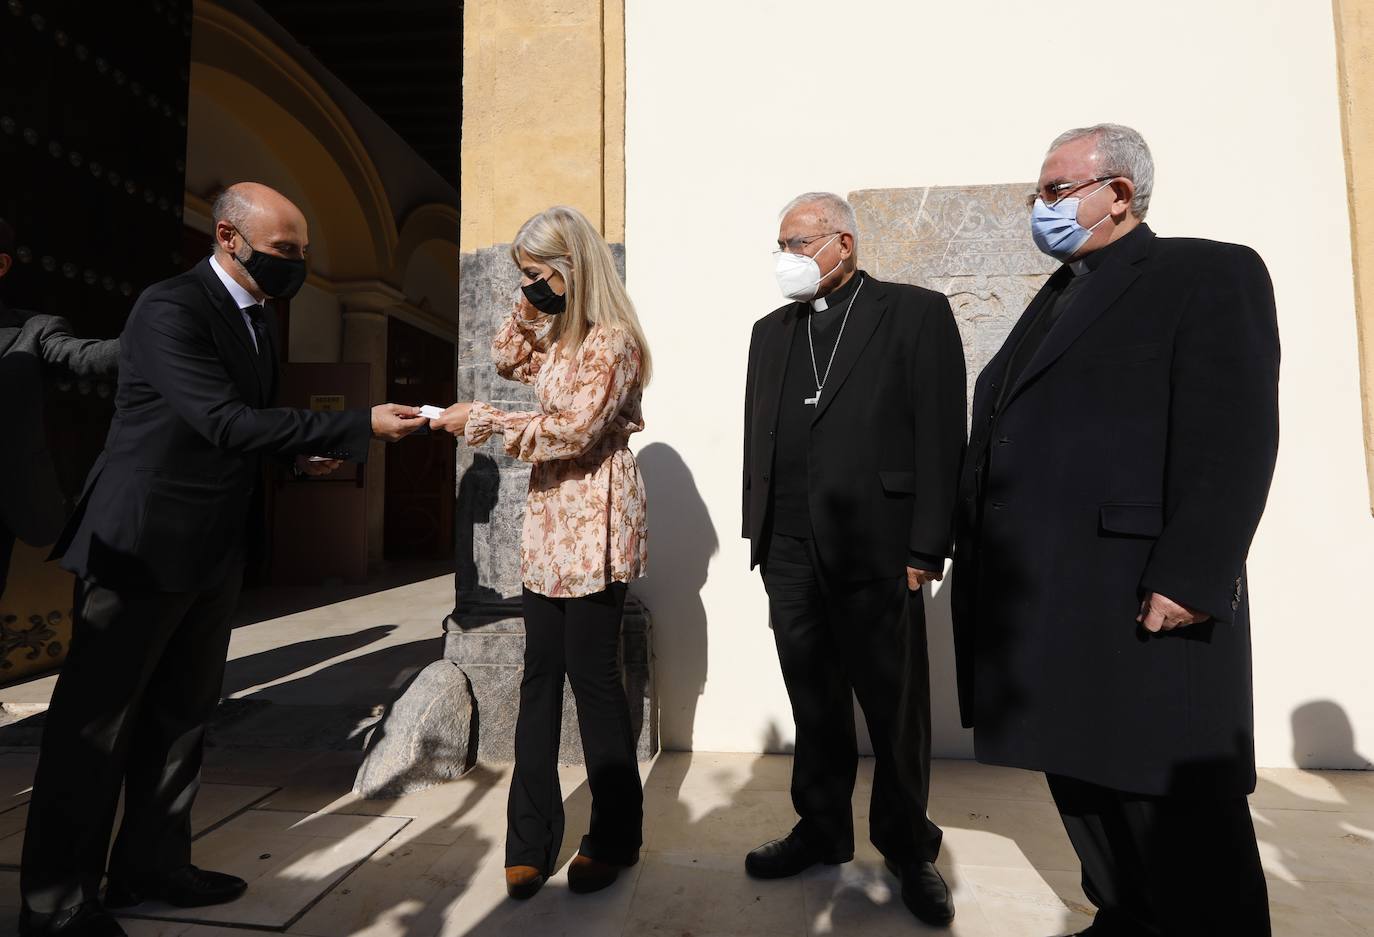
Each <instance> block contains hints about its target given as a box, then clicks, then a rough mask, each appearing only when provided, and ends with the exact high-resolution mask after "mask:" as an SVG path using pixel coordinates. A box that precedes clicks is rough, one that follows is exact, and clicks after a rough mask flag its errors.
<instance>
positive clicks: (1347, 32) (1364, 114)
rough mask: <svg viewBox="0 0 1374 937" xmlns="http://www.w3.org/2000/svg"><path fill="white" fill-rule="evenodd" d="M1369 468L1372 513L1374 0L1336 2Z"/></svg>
mask: <svg viewBox="0 0 1374 937" xmlns="http://www.w3.org/2000/svg"><path fill="white" fill-rule="evenodd" d="M1334 3H1335V19H1336V58H1337V64H1338V66H1339V69H1340V84H1341V127H1342V132H1343V135H1344V141H1345V173H1346V185H1347V187H1348V188H1349V194H1350V199H1349V202H1350V240H1351V259H1352V261H1353V263H1354V267H1355V319H1356V323H1357V324H1358V329H1359V344H1360V399H1361V403H1362V404H1363V406H1364V444H1365V446H1364V448H1365V466H1366V469H1367V473H1368V476H1369V486H1370V505H1371V513H1374V214H1371V212H1374V0H1334Z"/></svg>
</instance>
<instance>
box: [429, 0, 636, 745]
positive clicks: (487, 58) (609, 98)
mask: <svg viewBox="0 0 1374 937" xmlns="http://www.w3.org/2000/svg"><path fill="white" fill-rule="evenodd" d="M624 21H625V8H624V2H623V0H524V2H522V3H521V4H520V5H519V11H518V14H515V13H512V12H511V8H510V6H509V4H506V3H503V2H501V0H469V2H468V3H467V4H465V5H464V40H463V42H464V48H463V180H462V199H463V212H462V229H461V236H460V241H461V248H462V256H461V260H460V273H459V281H460V293H459V310H460V313H459V319H460V324H459V339H458V381H457V383H458V398H459V399H460V400H485V401H488V402H490V403H493V404H495V405H496V406H498V407H502V408H504V409H512V408H515V409H533V408H535V407H536V406H537V405H536V404H535V401H534V397H533V394H532V393H531V391H530V388H528V387H524V386H522V385H520V384H514V383H511V382H510V381H504V380H502V379H501V378H500V377H498V376H497V374H496V370H495V369H494V368H493V367H492V364H491V340H492V338H493V337H494V336H495V334H496V329H497V328H498V327H499V325H500V322H501V320H502V319H504V318H505V317H506V316H507V315H509V314H510V309H511V302H512V299H513V296H514V291H515V288H516V285H517V275H516V271H515V265H514V264H513V263H512V261H511V258H510V254H509V241H510V238H511V237H512V235H514V234H515V232H516V230H517V229H518V228H519V227H520V225H521V223H523V222H524V220H525V219H526V218H528V217H529V216H530V215H532V214H534V213H535V212H537V211H541V210H542V209H545V208H547V207H549V206H550V205H555V204H570V205H574V206H576V207H577V208H578V209H580V210H581V211H582V212H583V213H584V214H585V215H586V216H587V217H588V218H590V219H592V221H593V222H594V223H596V224H597V225H598V226H599V227H600V230H601V233H602V235H603V236H604V237H605V238H606V239H607V240H608V241H609V242H611V245H612V250H614V251H615V252H616V254H617V257H618V258H619V259H620V261H621V269H622V276H623V271H624V244H623V240H624V236H625V235H624V232H625V30H624ZM531 100H539V101H541V102H542V104H543V106H546V107H547V108H548V109H549V111H550V113H556V114H558V120H557V121H556V122H555V124H556V125H554V126H550V127H547V128H545V129H546V130H547V131H548V133H551V134H553V135H554V136H553V137H551V138H547V139H543V140H541V142H540V145H539V146H529V145H528V139H527V138H526V136H525V134H526V132H527V129H528V128H527V126H526V122H525V119H524V117H523V116H522V115H523V114H524V113H525V111H526V110H527V102H528V101H531ZM528 482H529V467H528V466H527V465H523V464H521V463H519V462H517V461H515V460H514V459H511V458H508V457H507V456H506V455H505V454H504V453H502V452H501V451H500V450H499V448H497V446H496V445H494V444H488V445H486V446H484V447H482V448H481V449H478V450H471V449H468V448H467V447H466V446H461V445H460V446H459V447H458V511H457V518H458V522H457V524H456V525H455V528H456V530H457V541H458V542H457V543H456V544H455V560H456V565H457V590H456V591H457V597H456V602H455V612H454V614H453V615H452V616H450V618H449V620H448V621H447V622H446V623H445V629H446V631H447V633H448V634H447V638H446V641H445V656H446V657H447V658H448V659H449V660H451V661H455V662H457V663H458V664H459V665H460V666H461V667H462V668H463V670H464V672H465V673H466V674H467V675H468V678H469V679H470V680H471V681H472V688H473V692H474V694H475V695H476V698H477V709H478V713H479V721H480V729H479V732H480V741H479V744H478V755H479V757H480V758H484V759H487V760H490V761H504V760H507V759H509V758H510V757H511V742H512V731H513V728H514V718H515V710H516V705H515V703H516V692H517V690H518V688H519V681H520V662H521V659H522V656H523V652H524V627H523V623H522V621H521V617H520V608H519V595H520V589H521V584H520V568H519V562H520V527H521V523H522V520H523V518H524V510H525V491H526V487H527V485H528ZM650 643H651V641H650V629H649V621H648V616H647V614H646V613H645V611H644V609H643V608H642V606H640V605H639V603H638V601H637V600H636V599H635V598H634V597H633V595H632V596H631V598H630V603H629V608H628V609H627V612H626V616H625V639H624V642H623V648H622V654H623V657H624V661H625V666H626V681H627V691H628V692H629V694H630V697H631V711H632V713H633V714H634V719H635V723H636V729H637V730H638V732H639V751H640V757H642V758H647V757H648V756H649V755H651V754H652V753H653V752H654V751H656V750H657V746H658V724H657V715H656V705H655V701H654V698H653V682H652V669H651V666H650V661H651V656H652V655H651V652H650ZM564 719H565V725H564V733H563V748H562V752H563V758H564V760H565V761H579V760H580V759H581V745H580V744H579V742H578V739H577V732H576V722H575V711H574V707H573V704H572V701H571V697H569V698H568V700H567V701H566V705H565V706H564Z"/></svg>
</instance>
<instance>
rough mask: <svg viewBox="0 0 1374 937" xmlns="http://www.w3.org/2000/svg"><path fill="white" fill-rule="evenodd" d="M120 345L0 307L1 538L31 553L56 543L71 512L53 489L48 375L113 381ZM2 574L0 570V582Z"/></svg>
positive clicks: (61, 322)
mask: <svg viewBox="0 0 1374 937" xmlns="http://www.w3.org/2000/svg"><path fill="white" fill-rule="evenodd" d="M118 360H119V339H117V338H112V339H106V340H100V339H90V338H77V337H75V336H74V335H72V329H71V326H70V325H69V324H68V323H67V320H66V319H63V318H60V317H58V316H45V315H27V314H24V313H20V312H16V311H14V310H11V309H7V308H6V307H5V306H4V304H2V303H0V400H3V401H4V403H5V413H6V416H5V456H4V458H0V537H4V536H6V534H5V533H4V532H5V531H8V532H9V534H12V535H13V536H16V537H18V538H19V539H20V540H22V541H24V542H25V543H27V544H29V545H30V546H34V547H45V546H48V545H49V544H51V543H52V542H53V541H54V540H56V539H57V536H58V534H60V533H61V532H62V524H63V523H64V522H65V521H66V519H67V515H68V514H69V513H70V508H71V505H70V504H68V502H67V497H66V496H65V495H64V493H63V491H62V487H61V485H60V484H59V483H58V478H57V472H56V470H55V468H54V465H53V458H52V453H51V452H49V451H48V436H47V431H46V428H45V425H44V422H43V420H44V417H43V388H44V376H45V372H56V373H62V372H65V373H67V374H70V375H72V376H74V377H78V378H87V379H99V378H112V377H114V375H115V371H116V369H117V366H118ZM3 573H4V570H0V578H3Z"/></svg>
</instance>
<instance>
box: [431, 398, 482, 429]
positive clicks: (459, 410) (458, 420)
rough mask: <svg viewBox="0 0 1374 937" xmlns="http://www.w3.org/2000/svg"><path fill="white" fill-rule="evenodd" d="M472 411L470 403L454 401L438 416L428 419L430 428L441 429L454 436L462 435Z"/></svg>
mask: <svg viewBox="0 0 1374 937" xmlns="http://www.w3.org/2000/svg"><path fill="white" fill-rule="evenodd" d="M470 413H472V403H471V402H470V401H469V402H467V403H455V404H454V405H453V406H451V407H449V408H448V409H447V410H445V411H444V412H443V413H442V414H440V415H439V416H436V417H435V418H434V419H432V420H430V421H429V428H430V429H442V430H446V431H447V432H450V433H452V434H453V435H455V436H461V435H463V430H464V429H466V428H467V425H468V415H469V414H470Z"/></svg>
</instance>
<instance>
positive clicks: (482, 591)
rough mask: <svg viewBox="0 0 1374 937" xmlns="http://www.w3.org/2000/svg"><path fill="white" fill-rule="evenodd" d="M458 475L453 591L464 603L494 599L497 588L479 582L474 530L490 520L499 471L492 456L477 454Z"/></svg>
mask: <svg viewBox="0 0 1374 937" xmlns="http://www.w3.org/2000/svg"><path fill="white" fill-rule="evenodd" d="M461 477H462V480H461V481H460V482H459V483H458V499H457V504H456V505H455V509H456V510H455V514H456V516H455V517H454V519H453V531H454V540H455V543H454V551H453V552H454V567H455V568H454V574H453V576H454V585H455V590H456V594H457V595H458V596H460V597H461V598H460V601H461V602H462V603H463V604H464V605H465V606H466V605H473V604H478V603H480V602H483V601H497V600H499V599H500V598H501V596H500V595H499V594H497V592H496V590H494V589H492V588H491V587H489V586H483V585H481V584H480V582H479V577H478V575H477V555H476V551H475V549H474V546H473V533H474V531H475V530H476V526H477V525H478V524H489V523H491V512H492V509H494V508H495V507H496V502H497V500H498V499H499V498H500V490H501V470H500V468H499V467H498V466H497V464H496V460H495V459H493V458H492V457H491V456H489V455H483V454H482V453H476V454H474V455H473V457H472V464H471V465H469V466H468V468H467V469H466V470H465V471H463V472H462V475H461Z"/></svg>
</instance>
